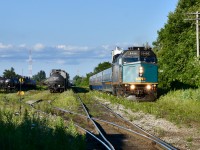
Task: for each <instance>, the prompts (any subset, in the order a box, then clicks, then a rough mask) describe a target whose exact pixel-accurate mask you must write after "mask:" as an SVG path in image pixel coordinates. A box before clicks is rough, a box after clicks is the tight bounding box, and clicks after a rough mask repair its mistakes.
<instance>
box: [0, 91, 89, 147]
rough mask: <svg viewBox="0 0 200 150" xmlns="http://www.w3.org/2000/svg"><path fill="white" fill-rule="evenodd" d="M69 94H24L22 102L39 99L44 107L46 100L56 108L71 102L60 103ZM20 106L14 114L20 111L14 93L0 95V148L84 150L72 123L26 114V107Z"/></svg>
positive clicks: (36, 92)
mask: <svg viewBox="0 0 200 150" xmlns="http://www.w3.org/2000/svg"><path fill="white" fill-rule="evenodd" d="M69 93H70V94H71V92H70V91H67V92H64V93H62V94H58V93H57V94H51V93H49V91H28V92H26V93H25V95H24V96H23V99H22V101H23V102H26V101H28V100H38V99H43V100H44V101H45V102H46V103H44V104H43V106H44V107H47V104H48V103H47V100H52V101H53V103H54V104H57V105H58V106H59V105H66V106H67V104H68V105H70V104H71V103H69V102H62V101H66V100H67V99H66V98H67V97H68V96H69V95H70V94H69ZM62 98H63V99H62ZM71 98H73V97H71ZM70 100H71V99H70ZM59 101H60V102H59ZM72 103H73V102H72ZM21 104H22V112H21V115H20V114H19V113H16V112H19V108H20V101H19V97H18V96H17V94H16V93H11V94H2V93H1V94H0V149H3V150H4V149H6V150H7V149H8V150H11V149H12V150H13V149H20V150H24V149H30V150H31V149H34V150H35V149H50V150H51V149H72V150H76V149H85V148H86V144H85V136H83V135H79V134H78V133H77V131H76V128H75V126H74V124H73V122H70V123H68V124H66V123H65V122H64V120H63V119H62V118H60V117H52V116H44V115H41V114H39V113H35V112H34V111H30V110H29V111H27V109H28V108H29V107H28V106H27V105H25V104H24V103H21ZM49 106H50V105H48V107H49ZM70 107H71V106H70ZM49 109H50V108H49ZM66 125H67V128H66V127H65V126H66Z"/></svg>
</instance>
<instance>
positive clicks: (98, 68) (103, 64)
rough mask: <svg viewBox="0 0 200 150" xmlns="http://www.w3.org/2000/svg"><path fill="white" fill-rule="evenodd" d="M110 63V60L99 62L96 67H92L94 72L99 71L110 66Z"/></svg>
mask: <svg viewBox="0 0 200 150" xmlns="http://www.w3.org/2000/svg"><path fill="white" fill-rule="evenodd" d="M111 66H112V65H111V63H110V62H103V63H99V64H98V66H97V67H95V68H94V72H93V73H94V74H96V73H98V72H101V71H103V70H105V69H108V68H110V67H111Z"/></svg>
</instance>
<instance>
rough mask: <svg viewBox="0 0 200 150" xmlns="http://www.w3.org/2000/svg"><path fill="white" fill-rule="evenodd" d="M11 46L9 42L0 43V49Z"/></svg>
mask: <svg viewBox="0 0 200 150" xmlns="http://www.w3.org/2000/svg"><path fill="white" fill-rule="evenodd" d="M12 47H13V46H12V45H11V44H8V45H5V44H3V43H0V49H9V48H12Z"/></svg>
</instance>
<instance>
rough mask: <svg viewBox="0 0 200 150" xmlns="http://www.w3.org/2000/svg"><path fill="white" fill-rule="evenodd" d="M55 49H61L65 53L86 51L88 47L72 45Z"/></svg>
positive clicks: (58, 46) (59, 46)
mask: <svg viewBox="0 0 200 150" xmlns="http://www.w3.org/2000/svg"><path fill="white" fill-rule="evenodd" d="M56 48H58V49H62V50H65V51H88V50H89V47H87V46H72V45H57V46H56Z"/></svg>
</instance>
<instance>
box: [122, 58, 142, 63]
mask: <svg viewBox="0 0 200 150" xmlns="http://www.w3.org/2000/svg"><path fill="white" fill-rule="evenodd" d="M137 61H139V58H138V57H125V58H124V59H123V62H124V64H126V63H132V62H137Z"/></svg>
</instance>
